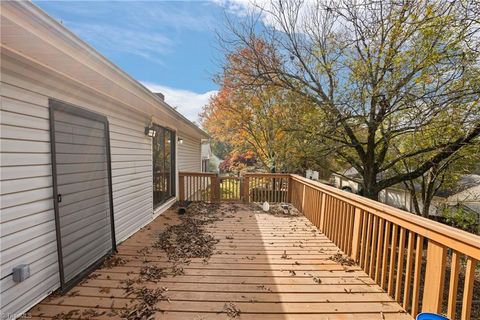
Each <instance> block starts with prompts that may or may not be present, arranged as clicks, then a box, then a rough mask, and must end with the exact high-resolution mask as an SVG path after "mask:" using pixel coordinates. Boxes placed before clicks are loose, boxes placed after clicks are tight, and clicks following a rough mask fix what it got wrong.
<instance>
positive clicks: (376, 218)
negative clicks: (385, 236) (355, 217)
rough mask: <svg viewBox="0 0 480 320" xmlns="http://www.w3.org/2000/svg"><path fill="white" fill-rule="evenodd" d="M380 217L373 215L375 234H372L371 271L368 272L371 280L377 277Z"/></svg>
mask: <svg viewBox="0 0 480 320" xmlns="http://www.w3.org/2000/svg"><path fill="white" fill-rule="evenodd" d="M377 233H378V217H377V216H376V215H373V232H372V243H371V245H370V262H369V263H368V265H369V267H370V268H369V270H368V275H369V276H370V277H371V278H374V277H375V274H374V270H375V258H376V257H377V256H376V250H377V238H378V235H377Z"/></svg>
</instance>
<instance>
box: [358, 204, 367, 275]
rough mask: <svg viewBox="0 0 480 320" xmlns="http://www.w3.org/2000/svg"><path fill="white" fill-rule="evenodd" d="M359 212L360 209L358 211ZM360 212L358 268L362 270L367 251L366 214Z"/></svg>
mask: <svg viewBox="0 0 480 320" xmlns="http://www.w3.org/2000/svg"><path fill="white" fill-rule="evenodd" d="M358 210H360V209H358ZM360 211H361V212H362V238H361V239H362V241H361V246H360V259H359V261H360V267H362V268H364V266H365V252H366V251H367V245H366V242H367V223H368V213H367V212H365V211H363V210H360Z"/></svg>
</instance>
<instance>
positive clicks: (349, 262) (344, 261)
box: [328, 252, 356, 267]
mask: <svg viewBox="0 0 480 320" xmlns="http://www.w3.org/2000/svg"><path fill="white" fill-rule="evenodd" d="M328 259H330V260H332V261H335V262H338V263H340V264H341V265H342V266H349V267H350V266H354V265H355V264H356V263H355V261H353V259H351V258H349V257H347V256H345V255H343V254H341V253H340V252H338V253H336V254H334V255H333V256H331V257H329V258H328Z"/></svg>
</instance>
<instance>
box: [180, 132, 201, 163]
mask: <svg viewBox="0 0 480 320" xmlns="http://www.w3.org/2000/svg"><path fill="white" fill-rule="evenodd" d="M178 138H179V139H183V143H182V144H178V148H177V149H178V150H177V152H178V154H177V167H178V171H189V172H201V171H202V162H201V152H202V150H201V148H202V143H201V140H199V139H194V138H191V137H189V136H187V135H182V132H179V133H178Z"/></svg>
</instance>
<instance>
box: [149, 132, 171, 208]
mask: <svg viewBox="0 0 480 320" xmlns="http://www.w3.org/2000/svg"><path fill="white" fill-rule="evenodd" d="M154 128H155V130H156V132H157V134H156V135H155V137H154V138H153V207H154V208H155V207H157V206H159V205H161V204H162V203H165V202H166V201H167V200H168V199H170V198H172V197H174V196H175V132H173V131H171V130H169V129H167V128H164V127H161V126H158V125H154Z"/></svg>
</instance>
